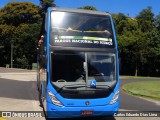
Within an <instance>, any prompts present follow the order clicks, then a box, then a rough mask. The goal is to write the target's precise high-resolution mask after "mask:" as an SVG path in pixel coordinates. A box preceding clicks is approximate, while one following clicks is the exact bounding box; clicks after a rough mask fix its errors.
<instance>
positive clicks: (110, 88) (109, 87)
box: [96, 85, 113, 92]
mask: <svg viewBox="0 0 160 120" xmlns="http://www.w3.org/2000/svg"><path fill="white" fill-rule="evenodd" d="M98 86H107V87H108V89H109V90H110V91H111V92H113V88H112V87H111V86H109V85H97V86H96V87H97V88H98Z"/></svg>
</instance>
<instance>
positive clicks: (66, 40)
mask: <svg viewBox="0 0 160 120" xmlns="http://www.w3.org/2000/svg"><path fill="white" fill-rule="evenodd" d="M51 41H53V46H66V47H67V46H68V47H85V48H87V47H88V48H91V47H93V48H106V47H107V48H113V47H114V42H113V39H112V38H102V37H88V36H58V35H55V36H54V37H51Z"/></svg>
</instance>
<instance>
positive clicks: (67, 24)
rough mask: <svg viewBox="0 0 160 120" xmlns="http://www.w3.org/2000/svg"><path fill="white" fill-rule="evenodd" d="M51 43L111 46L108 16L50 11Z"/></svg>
mask: <svg viewBox="0 0 160 120" xmlns="http://www.w3.org/2000/svg"><path fill="white" fill-rule="evenodd" d="M52 43H53V45H58V46H72V47H74V46H76V47H77V46H80V47H99V48H100V47H102V46H103V47H106V45H107V46H108V47H111V46H112V47H113V46H114V42H113V32H112V25H111V20H110V16H109V15H107V14H106V15H96V14H86V13H71V12H57V11H52V12H51V44H52ZM99 45H100V46H99Z"/></svg>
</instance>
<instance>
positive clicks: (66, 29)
mask: <svg viewBox="0 0 160 120" xmlns="http://www.w3.org/2000/svg"><path fill="white" fill-rule="evenodd" d="M53 28H56V29H59V30H64V31H66V32H67V31H73V32H82V31H80V30H75V29H72V28H70V27H69V28H59V27H53Z"/></svg>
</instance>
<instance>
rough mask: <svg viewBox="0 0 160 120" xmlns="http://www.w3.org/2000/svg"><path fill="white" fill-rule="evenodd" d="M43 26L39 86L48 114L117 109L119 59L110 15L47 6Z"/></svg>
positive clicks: (106, 112)
mask: <svg viewBox="0 0 160 120" xmlns="http://www.w3.org/2000/svg"><path fill="white" fill-rule="evenodd" d="M42 25H43V27H42V33H41V35H42V36H41V38H40V40H39V42H38V57H37V59H38V72H37V86H38V90H39V99H40V104H41V106H42V107H43V108H44V111H45V114H46V116H47V117H48V118H73V117H85V116H107V115H113V114H114V113H117V112H118V109H119V90H120V81H119V60H118V48H117V41H116V35H115V29H114V25H113V21H112V18H111V15H110V14H108V13H104V12H98V11H90V10H82V9H64V8H56V7H51V8H48V10H47V12H46V15H45V18H44V21H43V24H42Z"/></svg>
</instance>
